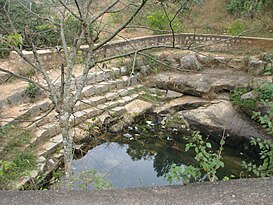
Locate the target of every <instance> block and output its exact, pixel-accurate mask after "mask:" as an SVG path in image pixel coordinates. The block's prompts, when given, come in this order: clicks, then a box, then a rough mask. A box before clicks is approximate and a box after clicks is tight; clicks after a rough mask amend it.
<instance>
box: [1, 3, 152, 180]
mask: <svg viewBox="0 0 273 205" xmlns="http://www.w3.org/2000/svg"><path fill="white" fill-rule="evenodd" d="M147 1H148V0H137V1H135V0H132V1H122V0H112V1H106V2H101V1H95V0H41V1H36V3H37V4H39V5H40V6H41V7H45V6H46V7H48V8H50V10H51V11H50V12H48V14H47V15H45V14H43V15H40V14H38V13H35V12H34V11H33V10H32V9H31V5H30V2H29V1H23V0H14V1H13V3H14V2H16V4H17V5H19V6H21V8H23V9H25V11H26V12H28V13H30V14H31V15H33V16H35V17H36V18H37V19H39V20H43V21H45V22H50V23H51V24H52V25H54V27H55V28H57V30H58V33H59V37H60V40H61V47H62V54H63V58H64V63H62V64H61V65H60V68H61V69H60V76H61V82H62V83H61V88H59V87H57V86H56V85H55V84H54V83H53V80H52V79H50V77H49V75H48V73H47V70H46V68H45V66H44V65H43V64H42V61H41V59H40V56H39V52H38V48H37V46H36V42H35V40H34V39H33V38H32V36H33V35H32V34H31V33H30V31H28V27H27V25H26V27H25V33H24V40H25V41H27V44H28V45H29V46H30V48H31V50H32V52H33V56H34V59H35V60H34V62H33V61H32V60H31V59H28V58H27V57H26V56H24V54H23V48H22V44H23V39H22V38H21V36H22V33H19V32H18V30H17V28H16V24H14V22H13V21H12V18H11V17H10V13H9V9H11V8H10V3H11V2H12V0H6V1H5V17H6V18H7V20H8V22H9V28H11V31H10V30H9V28H6V27H5V26H6V25H3V24H2V23H0V24H1V28H2V30H5V31H7V33H8V34H9V35H6V37H5V36H4V37H2V42H4V43H6V44H8V46H9V48H10V49H11V50H13V51H16V52H17V53H18V54H19V55H20V56H21V58H23V59H24V60H25V61H26V62H28V63H29V65H30V66H31V67H32V68H34V69H35V70H36V71H37V72H38V73H41V75H42V76H43V79H44V80H45V81H46V86H44V85H42V84H40V83H39V82H36V81H34V80H31V79H28V78H25V77H22V76H20V75H18V74H16V73H12V72H10V71H7V70H5V69H4V68H1V71H2V72H7V73H9V74H11V75H14V76H15V77H19V78H21V79H22V80H25V81H28V82H31V83H34V84H36V85H37V86H39V87H40V88H41V89H43V90H44V91H45V92H46V93H47V95H48V96H49V98H50V99H51V100H52V102H53V104H54V109H55V111H56V112H57V113H58V114H59V115H58V122H59V126H60V128H61V131H62V136H63V145H64V162H65V173H66V176H67V177H68V178H69V177H71V176H72V173H73V171H72V159H73V152H72V150H73V148H72V145H73V135H72V129H71V128H72V125H71V123H70V122H69V119H70V118H71V116H72V114H73V107H74V105H75V104H76V103H77V102H78V101H79V100H80V98H81V94H82V90H83V88H84V85H85V83H86V80H87V77H88V73H89V71H90V70H91V69H92V68H94V66H95V65H96V64H97V63H98V62H102V61H103V60H102V59H100V61H98V59H97V57H96V53H97V51H98V50H100V49H101V48H102V47H103V46H104V45H106V44H107V43H108V42H109V41H111V40H112V39H113V38H115V37H116V36H117V35H119V33H120V32H121V31H122V30H123V29H125V28H126V26H128V25H129V24H130V22H131V21H132V20H133V18H134V17H135V16H136V15H137V14H138V13H139V12H140V10H141V9H142V8H143V6H144V5H145V4H146V2H147ZM121 7H130V8H132V9H131V10H132V13H131V14H130V16H129V17H128V19H126V20H125V21H124V22H123V23H122V24H121V25H120V26H119V27H117V28H115V29H114V30H112V31H111V32H110V33H108V35H105V36H104V38H103V39H102V40H101V41H100V42H99V43H97V44H95V41H96V39H97V38H98V34H100V31H96V30H95V29H90V28H92V26H93V25H95V24H98V22H99V21H100V19H101V18H103V16H105V15H107V14H108V13H109V12H114V11H115V10H119V9H120V8H121ZM95 8H96V9H95ZM53 14H54V18H52V15H53ZM70 17H73V18H74V19H76V20H77V22H78V23H79V25H80V26H79V28H78V29H77V32H76V35H75V36H74V37H73V43H72V44H71V45H68V42H67V39H66V35H65V32H66V30H65V26H66V25H65V24H66V20H67V19H68V18H70ZM82 45H88V46H87V49H86V50H85V52H84V54H82V53H81V52H80V49H81V46H82ZM80 54H81V55H84V67H83V69H82V75H81V76H80V78H79V79H78V80H77V86H76V87H77V88H76V91H74V92H72V91H73V90H72V87H73V86H72V83H73V80H72V79H73V69H74V65H75V63H76V59H77V56H78V55H80ZM73 93H74V94H73Z"/></svg>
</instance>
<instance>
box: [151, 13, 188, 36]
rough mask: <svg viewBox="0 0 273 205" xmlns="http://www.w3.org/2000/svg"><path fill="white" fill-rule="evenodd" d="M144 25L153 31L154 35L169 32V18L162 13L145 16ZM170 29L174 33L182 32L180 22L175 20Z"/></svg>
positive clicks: (182, 27)
mask: <svg viewBox="0 0 273 205" xmlns="http://www.w3.org/2000/svg"><path fill="white" fill-rule="evenodd" d="M170 18H172V17H170ZM146 23H147V25H148V26H149V27H150V28H151V29H154V31H153V33H154V34H162V33H166V32H170V31H171V27H170V21H169V18H168V17H167V16H166V14H165V13H164V12H162V11H155V12H154V13H152V14H150V15H149V16H147V20H146ZM172 27H173V29H174V31H175V32H182V31H183V30H184V26H183V24H182V22H180V21H179V20H178V19H177V18H176V19H175V20H174V21H173V23H172Z"/></svg>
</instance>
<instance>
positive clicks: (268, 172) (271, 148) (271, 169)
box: [242, 138, 273, 177]
mask: <svg viewBox="0 0 273 205" xmlns="http://www.w3.org/2000/svg"><path fill="white" fill-rule="evenodd" d="M251 145H253V146H258V147H259V150H260V153H259V155H260V164H257V163H253V162H249V163H247V162H243V164H242V167H243V168H244V169H247V170H248V171H251V172H253V173H254V174H255V175H256V176H257V177H272V176H273V143H272V141H269V140H261V139H260V138H255V139H254V138H252V139H251Z"/></svg>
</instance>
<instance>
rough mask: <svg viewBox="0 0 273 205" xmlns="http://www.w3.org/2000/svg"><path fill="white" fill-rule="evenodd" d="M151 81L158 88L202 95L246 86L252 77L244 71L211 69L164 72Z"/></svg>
mask: <svg viewBox="0 0 273 205" xmlns="http://www.w3.org/2000/svg"><path fill="white" fill-rule="evenodd" d="M152 81H153V84H154V85H155V86H156V87H158V88H160V89H166V90H174V91H177V92H180V93H183V94H188V95H194V96H204V95H209V94H212V95H213V94H218V93H221V92H230V91H232V90H233V89H234V88H236V87H248V86H249V85H250V84H251V82H252V77H251V76H248V75H247V74H246V73H244V72H239V71H237V72H232V71H227V70H221V69H219V70H217V69H213V70H206V71H202V72H199V73H177V72H165V73H160V74H157V75H155V76H153V78H152Z"/></svg>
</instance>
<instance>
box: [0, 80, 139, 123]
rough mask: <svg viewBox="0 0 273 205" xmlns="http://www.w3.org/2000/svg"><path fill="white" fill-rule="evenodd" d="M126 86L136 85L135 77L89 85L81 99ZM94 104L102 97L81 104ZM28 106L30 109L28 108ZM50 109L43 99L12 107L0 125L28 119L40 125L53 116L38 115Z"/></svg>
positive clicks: (50, 105) (50, 106)
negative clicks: (10, 114) (11, 114)
mask: <svg viewBox="0 0 273 205" xmlns="http://www.w3.org/2000/svg"><path fill="white" fill-rule="evenodd" d="M129 82H130V83H129ZM119 84H122V86H118V85H119ZM128 84H130V85H136V84H137V79H136V77H127V76H122V77H121V78H119V79H117V80H115V81H113V80H111V81H108V82H101V83H98V84H96V85H89V86H87V87H85V88H84V90H83V99H84V98H87V97H89V96H94V95H98V94H103V93H105V92H108V91H110V90H113V89H116V88H118V87H119V88H124V87H125V86H126V85H128ZM94 102H96V103H99V104H100V103H104V102H105V101H104V100H103V98H102V97H93V99H90V100H88V101H86V103H85V102H84V100H83V104H84V103H85V104H88V103H94ZM29 106H31V107H30V108H29ZM52 107H53V103H52V102H51V101H50V100H49V99H43V100H41V101H39V102H36V103H34V104H33V105H31V104H29V103H27V104H22V105H19V106H16V107H12V108H10V109H8V110H6V111H5V112H2V113H1V117H2V118H5V116H7V117H10V118H7V119H6V120H5V121H4V122H1V124H0V125H1V126H5V125H8V124H10V123H14V122H19V121H20V119H30V118H33V121H35V120H38V122H37V123H36V124H41V125H42V124H44V123H47V122H48V121H50V120H52V118H53V116H52V115H49V116H46V117H45V118H42V119H40V118H41V116H40V114H42V113H45V112H46V111H47V110H50V109H51V108H52ZM75 107H76V109H75V110H76V111H78V110H79V108H78V107H77V105H76V106H75ZM9 113H13V116H9ZM39 119H40V120H39ZM25 124H26V126H27V125H28V124H32V123H25Z"/></svg>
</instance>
